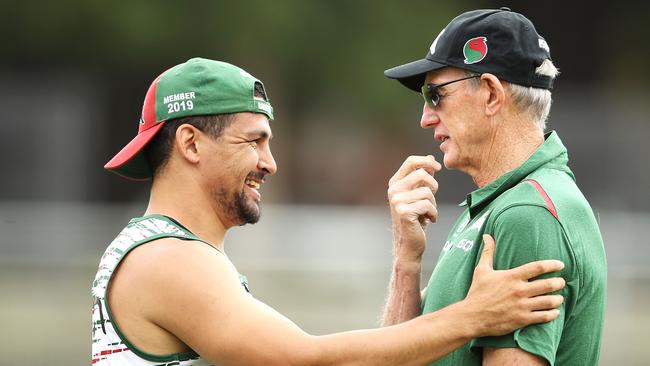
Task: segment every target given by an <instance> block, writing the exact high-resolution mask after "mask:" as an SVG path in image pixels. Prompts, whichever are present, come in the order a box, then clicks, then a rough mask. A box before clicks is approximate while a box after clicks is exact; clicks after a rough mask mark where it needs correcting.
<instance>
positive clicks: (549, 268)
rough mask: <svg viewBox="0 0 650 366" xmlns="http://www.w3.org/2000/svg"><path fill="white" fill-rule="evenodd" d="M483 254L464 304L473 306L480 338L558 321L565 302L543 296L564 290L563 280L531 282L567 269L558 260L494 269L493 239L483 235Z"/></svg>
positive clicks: (549, 296) (562, 299) (558, 296)
mask: <svg viewBox="0 0 650 366" xmlns="http://www.w3.org/2000/svg"><path fill="white" fill-rule="evenodd" d="M483 243H484V246H483V252H482V253H481V258H480V261H479V263H478V265H477V266H476V269H475V270H474V277H473V279H472V286H471V287H470V289H469V292H468V294H467V297H466V298H465V300H463V301H464V302H467V303H469V304H471V306H470V307H471V308H472V309H473V312H475V314H474V315H475V316H476V319H477V321H478V326H477V329H479V334H478V335H477V336H488V335H503V334H507V333H510V332H512V331H514V330H515V329H518V328H521V327H524V326H527V325H529V324H533V323H543V322H548V321H551V320H553V319H555V318H557V317H558V316H559V314H560V312H559V310H557V309H556V308H557V307H559V306H560V305H561V304H562V302H563V301H564V298H563V297H562V296H561V295H544V294H547V293H549V292H553V291H557V290H561V289H562V288H564V286H565V281H564V279H562V278H561V277H555V278H545V279H538V280H534V281H530V279H531V278H534V277H537V276H539V275H542V274H544V273H549V272H556V271H559V270H561V269H562V268H564V264H563V263H562V262H560V261H557V260H542V261H537V262H532V263H528V264H524V265H522V266H520V267H516V268H513V269H509V270H503V271H496V270H494V268H493V257H494V251H495V243H494V239H492V237H491V236H490V235H483Z"/></svg>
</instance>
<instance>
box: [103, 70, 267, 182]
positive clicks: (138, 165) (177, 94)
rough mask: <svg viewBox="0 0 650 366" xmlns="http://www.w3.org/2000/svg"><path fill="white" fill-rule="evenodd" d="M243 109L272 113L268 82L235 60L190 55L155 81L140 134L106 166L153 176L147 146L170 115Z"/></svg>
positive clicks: (132, 176) (144, 108)
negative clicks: (256, 91)
mask: <svg viewBox="0 0 650 366" xmlns="http://www.w3.org/2000/svg"><path fill="white" fill-rule="evenodd" d="M256 86H257V87H258V88H261V90H262V93H261V94H262V95H263V96H264V97H263V98H260V97H256V96H255V95H254V93H255V87H256ZM238 112H254V113H262V114H265V115H266V116H267V117H268V118H269V119H271V120H272V119H273V107H272V106H271V103H269V100H268V97H267V93H266V91H265V90H264V84H262V82H261V81H260V80H258V79H256V78H255V77H253V76H252V75H251V74H249V73H248V72H246V71H245V70H243V69H241V68H239V67H237V66H235V65H231V64H229V63H226V62H221V61H214V60H208V59H204V58H193V59H190V60H188V61H187V62H184V63H182V64H180V65H176V66H174V67H172V68H171V69H169V70H167V71H165V72H163V73H162V74H160V75H159V76H158V77H157V78H156V79H155V80H154V81H153V82H152V83H151V86H149V90H147V94H146V96H145V98H144V104H143V105H142V116H141V117H140V122H139V127H138V134H137V135H136V136H135V138H134V139H133V140H131V142H129V143H128V144H127V145H126V146H125V147H124V148H123V149H122V150H121V151H120V152H119V153H117V155H115V156H114V157H113V158H112V159H111V160H110V161H109V162H108V163H106V165H104V168H105V169H107V170H109V171H111V172H113V173H116V174H118V175H121V176H123V177H126V178H130V179H134V180H145V179H149V178H151V176H152V174H153V172H152V170H151V168H150V167H149V164H148V163H147V159H146V158H145V156H144V151H143V150H144V147H145V146H146V145H147V144H148V143H149V141H151V139H153V137H154V136H155V135H156V133H158V131H160V129H161V128H162V127H163V126H164V123H165V121H168V120H170V119H175V118H180V117H190V116H204V115H213V114H227V113H238Z"/></svg>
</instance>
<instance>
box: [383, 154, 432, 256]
mask: <svg viewBox="0 0 650 366" xmlns="http://www.w3.org/2000/svg"><path fill="white" fill-rule="evenodd" d="M441 168H442V166H441V165H440V163H438V162H437V161H436V159H435V158H434V157H433V156H431V155H429V156H410V157H408V158H407V159H406V160H405V161H404V163H403V164H402V166H401V167H400V168H399V169H398V170H397V172H396V173H395V175H393V177H392V178H391V179H390V181H389V183H388V202H389V204H390V212H391V219H392V224H393V236H394V245H395V248H394V249H395V256H396V258H400V259H406V260H415V261H419V260H420V258H421V256H422V253H423V252H424V248H425V243H426V235H425V232H424V229H425V227H426V224H427V222H428V221H431V222H436V220H437V219H438V210H437V206H436V200H435V193H436V192H437V191H438V182H437V181H436V180H435V179H434V177H433V175H434V174H435V172H437V171H439V170H440V169H441Z"/></svg>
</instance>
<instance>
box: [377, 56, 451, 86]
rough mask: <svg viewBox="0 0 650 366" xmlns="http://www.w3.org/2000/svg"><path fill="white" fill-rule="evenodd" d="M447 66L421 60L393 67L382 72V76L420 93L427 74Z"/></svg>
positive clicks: (424, 59)
mask: <svg viewBox="0 0 650 366" xmlns="http://www.w3.org/2000/svg"><path fill="white" fill-rule="evenodd" d="M445 66H447V65H445V64H441V63H439V62H435V61H431V60H429V59H426V58H423V59H422V60H417V61H413V62H409V63H408V64H404V65H400V66H396V67H393V68H392V69H388V70H386V71H384V75H386V76H388V77H389V78H391V79H396V80H398V81H399V82H400V83H402V84H403V85H404V86H405V87H407V88H409V89H411V90H413V91H416V92H418V93H419V92H420V91H421V89H422V85H424V79H425V78H426V75H427V72H429V71H434V70H438V69H442V68H443V67H445Z"/></svg>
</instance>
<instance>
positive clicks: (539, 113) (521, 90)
mask: <svg viewBox="0 0 650 366" xmlns="http://www.w3.org/2000/svg"><path fill="white" fill-rule="evenodd" d="M559 73H560V70H558V69H557V67H555V65H553V61H551V60H549V59H546V60H544V62H542V64H541V65H540V66H539V67H538V68H537V69H535V74H537V75H543V76H548V77H550V78H551V80H554V79H555V78H556V77H557V76H558V75H559ZM467 74H468V76H470V75H477V74H476V73H474V72H467ZM471 81H472V84H474V85H476V86H478V85H479V84H480V81H479V79H472V80H471ZM508 85H509V87H510V94H511V96H512V101H513V103H514V105H515V106H516V107H517V108H518V109H519V110H520V111H521V112H523V113H526V114H528V115H529V116H530V118H532V120H533V121H534V122H535V124H536V125H537V127H539V128H540V129H541V130H542V131H544V130H545V129H546V120H547V118H548V114H549V112H550V111H551V104H552V103H553V99H552V98H551V91H550V90H548V89H542V88H534V87H528V86H523V85H518V84H513V83H508Z"/></svg>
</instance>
